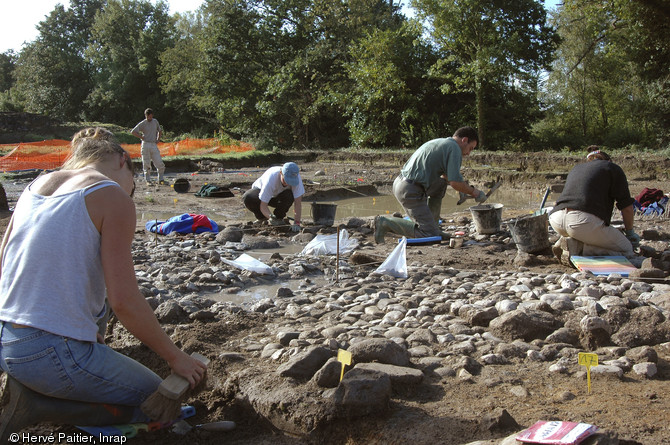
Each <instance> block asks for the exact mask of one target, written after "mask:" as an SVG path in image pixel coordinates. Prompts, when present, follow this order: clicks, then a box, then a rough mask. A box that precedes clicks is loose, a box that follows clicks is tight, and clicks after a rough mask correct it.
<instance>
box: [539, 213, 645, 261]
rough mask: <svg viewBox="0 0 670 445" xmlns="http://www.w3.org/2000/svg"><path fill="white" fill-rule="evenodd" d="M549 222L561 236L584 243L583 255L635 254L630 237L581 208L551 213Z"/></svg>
mask: <svg viewBox="0 0 670 445" xmlns="http://www.w3.org/2000/svg"><path fill="white" fill-rule="evenodd" d="M549 224H551V227H553V228H554V230H555V231H556V233H558V234H559V235H561V236H565V237H569V238H574V239H576V240H578V241H581V242H583V243H584V250H583V251H582V255H584V256H594V255H625V256H631V255H634V252H633V246H632V245H631V243H630V241H628V238H626V236H625V235H624V234H623V233H622V232H621V231H620V230H619V229H616V228H614V227H612V226H606V225H605V221H603V220H602V219H600V218H598V217H597V216H595V215H592V214H590V213H587V212H582V211H581V210H567V209H563V210H559V211H556V212H554V213H552V214H551V215H549Z"/></svg>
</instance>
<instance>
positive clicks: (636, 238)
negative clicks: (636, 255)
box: [626, 229, 640, 249]
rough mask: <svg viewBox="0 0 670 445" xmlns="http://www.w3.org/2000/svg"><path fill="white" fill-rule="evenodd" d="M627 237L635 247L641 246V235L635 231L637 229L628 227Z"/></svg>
mask: <svg viewBox="0 0 670 445" xmlns="http://www.w3.org/2000/svg"><path fill="white" fill-rule="evenodd" d="M626 238H628V241H630V243H631V244H632V245H633V248H634V249H636V248H638V247H640V235H638V234H637V233H635V230H633V229H626Z"/></svg>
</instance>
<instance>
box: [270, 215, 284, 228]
mask: <svg viewBox="0 0 670 445" xmlns="http://www.w3.org/2000/svg"><path fill="white" fill-rule="evenodd" d="M270 224H271V225H273V226H283V225H284V220H283V219H281V218H277V217H276V216H275V215H270Z"/></svg>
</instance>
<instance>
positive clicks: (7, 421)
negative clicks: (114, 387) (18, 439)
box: [0, 375, 137, 443]
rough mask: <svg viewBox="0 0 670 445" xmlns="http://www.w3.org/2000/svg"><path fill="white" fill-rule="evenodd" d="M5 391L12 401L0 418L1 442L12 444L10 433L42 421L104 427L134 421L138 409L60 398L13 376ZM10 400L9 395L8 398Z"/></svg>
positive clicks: (4, 408)
mask: <svg viewBox="0 0 670 445" xmlns="http://www.w3.org/2000/svg"><path fill="white" fill-rule="evenodd" d="M5 391H9V403H7V405H5V406H4V407H3V409H2V417H0V443H9V442H8V440H9V435H10V434H12V433H18V432H19V431H21V430H22V429H23V428H26V427H28V426H31V425H36V424H38V423H40V422H53V423H58V424H66V425H82V426H103V425H119V424H124V423H130V422H131V421H132V420H133V415H134V413H135V412H136V410H137V408H136V407H134V406H123V405H108V404H102V403H90V402H78V401H75V400H65V399H57V398H55V397H48V396H45V395H43V394H40V393H37V392H35V391H33V390H32V389H30V388H28V387H27V386H25V385H22V384H21V383H19V382H18V381H16V380H15V379H13V378H12V377H10V376H9V375H8V376H7V385H6V386H5ZM5 399H6V398H5Z"/></svg>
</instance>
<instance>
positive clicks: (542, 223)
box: [507, 213, 551, 253]
mask: <svg viewBox="0 0 670 445" xmlns="http://www.w3.org/2000/svg"><path fill="white" fill-rule="evenodd" d="M507 225H508V226H509V229H510V232H511V233H512V239H513V240H514V243H515V244H516V248H517V250H520V251H522V252H526V253H535V252H541V251H543V250H545V249H548V248H549V247H551V243H550V242H549V215H548V214H547V213H542V214H540V215H528V216H523V217H520V218H517V219H513V220H511V221H510V222H509V223H508V224H507Z"/></svg>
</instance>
